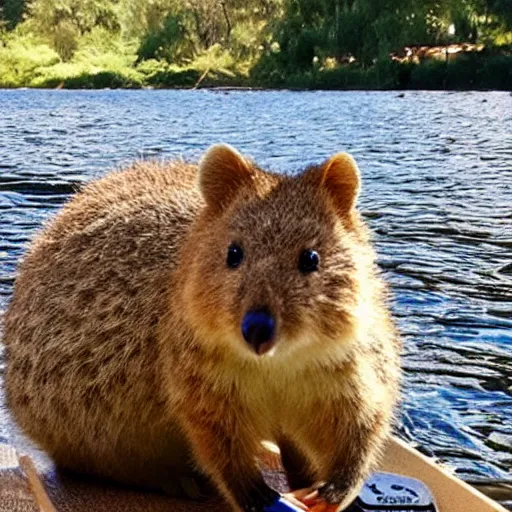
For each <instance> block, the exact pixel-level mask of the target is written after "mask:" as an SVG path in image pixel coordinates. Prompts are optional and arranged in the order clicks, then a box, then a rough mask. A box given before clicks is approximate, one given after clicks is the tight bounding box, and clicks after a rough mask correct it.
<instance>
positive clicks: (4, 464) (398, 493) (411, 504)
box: [0, 437, 507, 512]
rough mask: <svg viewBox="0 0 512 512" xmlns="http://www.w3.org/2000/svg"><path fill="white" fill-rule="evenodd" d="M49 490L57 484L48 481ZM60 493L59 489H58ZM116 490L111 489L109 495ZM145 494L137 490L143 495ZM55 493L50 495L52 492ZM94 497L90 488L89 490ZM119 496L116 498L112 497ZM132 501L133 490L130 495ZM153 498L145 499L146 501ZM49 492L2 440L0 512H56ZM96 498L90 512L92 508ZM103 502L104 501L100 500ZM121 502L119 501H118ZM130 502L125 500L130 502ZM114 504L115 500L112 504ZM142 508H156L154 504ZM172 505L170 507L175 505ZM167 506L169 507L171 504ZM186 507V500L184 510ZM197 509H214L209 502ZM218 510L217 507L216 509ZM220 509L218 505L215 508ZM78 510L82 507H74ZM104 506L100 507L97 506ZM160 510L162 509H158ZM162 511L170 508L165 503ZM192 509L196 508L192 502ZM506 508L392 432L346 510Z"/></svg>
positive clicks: (284, 508)
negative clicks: (376, 465) (371, 472)
mask: <svg viewBox="0 0 512 512" xmlns="http://www.w3.org/2000/svg"><path fill="white" fill-rule="evenodd" d="M266 448H267V450H270V451H267V450H265V451H266V452H267V456H265V457H263V459H264V462H265V465H266V466H267V467H268V468H269V469H270V470H278V466H277V456H278V453H277V451H276V450H277V447H275V446H274V447H272V446H268V445H266ZM50 489H51V490H52V491H53V492H52V494H55V493H56V488H54V486H53V485H52V486H51V487H50ZM57 494H58V493H57ZM114 496H115V495H114V494H111V495H110V498H111V499H112V498H113V497H114ZM143 496H144V493H141V499H142V501H143V502H144V499H145V498H143ZM52 498H53V496H52ZM91 498H93V493H92V494H91ZM114 499H115V500H117V497H115V498H114ZM129 499H130V500H133V495H132V496H131V497H130V498H129ZM151 499H152V498H151V497H149V496H148V498H147V500H148V501H147V505H150V501H151ZM52 501H53V500H52V499H50V497H49V496H48V494H47V490H46V485H45V484H44V483H43V478H42V475H40V474H39V473H38V471H37V469H36V467H35V465H34V464H33V461H32V460H31V458H30V457H29V456H18V454H17V453H16V450H15V449H14V448H13V447H12V446H9V445H5V444H0V512H56V510H57V508H56V507H55V506H54V504H53V503H52ZM93 503H94V499H92V500H91V502H90V503H89V506H88V507H87V510H88V511H91V512H94V510H95V508H96V507H95V506H94V504H93ZM103 503H104V502H103ZM118 503H119V501H118ZM128 503H129V502H128ZM112 504H113V505H114V503H112ZM64 505H65V507H64V508H65V510H69V511H74V510H75V508H74V507H73V506H72V505H73V504H72V503H68V502H67V500H65V501H64ZM60 508H61V507H60V506H59V508H58V509H60ZM114 508H115V510H140V509H139V508H137V507H129V508H124V507H114ZM141 508H142V509H146V510H157V508H156V507H155V508H153V506H148V507H145V506H144V505H142V507H141ZM173 508H174V507H173ZM173 508H171V509H173ZM183 508H184V509H185V510H186V509H188V506H187V505H186V504H184V505H183V507H182V508H180V510H182V509H183ZM200 509H201V510H212V509H211V508H210V507H209V506H207V507H206V508H203V507H200ZM215 509H216V510H217V508H215ZM220 509H222V510H224V508H223V507H220V508H219V509H218V510H220ZM76 510H77V511H80V512H81V511H82V510H83V508H77V509H76ZM101 510H104V508H101ZM158 510H160V508H159V509H158ZM161 510H168V505H167V506H166V505H165V504H163V506H162V508H161ZM194 510H199V508H197V507H194ZM268 510H269V512H292V511H294V510H296V509H295V508H294V507H293V506H292V505H289V504H287V503H286V502H280V503H276V504H275V506H273V507H270V508H269V509H268ZM420 510H421V511H424V512H507V510H506V509H505V508H504V507H503V506H501V505H500V504H499V503H497V502H496V501H493V500H492V499H490V498H489V497H487V496H486V495H484V494H483V493H481V492H479V491H477V490H476V489H475V488H473V487H472V486H470V485H468V484H467V483H465V482H463V481H462V480H460V479H458V478H457V477H456V476H454V475H452V474H451V473H449V472H448V471H447V470H446V469H444V468H443V467H442V466H440V465H438V464H436V463H435V462H434V461H432V460H431V459H429V458H428V457H425V456H424V455H422V454H421V453H420V452H418V451H417V450H415V449H414V448H412V447H410V446H409V445H407V443H405V442H404V441H401V440H400V439H398V438H396V437H393V438H391V440H390V441H389V443H388V446H387V447H386V449H385V451H384V455H383V458H382V462H381V465H380V467H379V468H378V471H376V472H375V474H374V475H372V476H371V477H370V478H369V479H368V481H367V482H366V483H365V485H364V487H363V489H362V491H361V493H360V495H359V497H358V498H357V500H356V502H355V503H354V504H353V505H351V507H350V508H349V509H348V510H347V511H346V512H370V511H374V512H378V511H381V512H391V511H393V512H415V511H420Z"/></svg>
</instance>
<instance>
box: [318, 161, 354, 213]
mask: <svg viewBox="0 0 512 512" xmlns="http://www.w3.org/2000/svg"><path fill="white" fill-rule="evenodd" d="M315 172H316V173H319V176H318V178H319V185H320V186H321V187H324V188H325V189H326V190H327V192H328V193H329V195H330V196H331V199H332V200H333V202H334V205H335V207H336V210H337V211H338V213H339V215H341V216H346V215H347V214H349V213H350V212H351V211H352V210H353V209H354V207H355V205H356V202H357V197H358V195H359V188H360V184H361V180H360V177H359V169H358V167H357V164H356V161H355V160H354V159H353V158H352V156H350V155H349V154H348V153H337V154H336V155H334V156H332V157H331V158H329V160H327V161H326V162H324V163H323V164H322V165H321V166H320V167H319V168H317V169H316V170H315Z"/></svg>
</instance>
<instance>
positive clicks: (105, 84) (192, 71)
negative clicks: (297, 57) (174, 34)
mask: <svg viewBox="0 0 512 512" xmlns="http://www.w3.org/2000/svg"><path fill="white" fill-rule="evenodd" d="M98 39H99V41H98ZM0 43H1V44H0V87H2V88H15V87H34V88H69V89H78V88H80V89H101V88H141V87H154V88H173V87H176V88H178V87H180V88H182V87H183V88H192V87H196V86H197V87H214V86H242V87H264V88H292V89H374V90H389V89H397V90H400V89H474V90H478V89H499V90H512V54H510V53H508V54H507V53H505V52H503V51H502V52H496V51H494V52H493V51H485V50H484V51H483V52H478V53H469V54H466V55H461V56H459V57H458V58H457V59H456V60H454V61H450V62H447V61H443V60H430V61H426V62H423V63H419V64H414V63H406V62H403V63H402V62H397V61H392V60H391V59H389V58H387V59H381V60H377V61H376V62H375V63H373V64H372V65H369V66H361V65H359V64H357V63H352V64H345V65H334V66H332V65H331V66H330V67H325V66H321V65H317V66H312V67H311V68H310V69H307V70H302V71H296V70H285V69H283V67H282V66H281V65H280V63H279V62H278V61H277V59H276V58H275V57H274V56H273V55H272V54H270V55H267V56H265V57H264V58H260V59H259V60H258V61H257V62H256V63H252V64H251V65H249V63H247V62H242V63H240V62H236V61H235V59H234V58H233V57H232V56H231V55H230V53H229V52H228V51H226V50H224V49H222V48H221V47H220V46H214V47H212V48H210V49H209V50H208V51H205V52H203V53H202V54H200V55H199V56H198V57H197V58H196V59H194V60H192V61H191V62H189V63H187V64H181V65H174V64H169V63H167V62H166V61H163V60H158V59H147V60H142V61H141V60H139V59H138V56H137V53H136V45H135V44H134V43H130V42H126V41H123V40H121V39H117V40H113V39H110V40H109V41H108V44H107V43H105V40H103V42H102V41H101V34H96V37H94V38H91V40H90V41H87V42H85V44H83V45H82V47H81V48H78V49H77V50H76V52H75V53H74V55H73V58H72V59H70V60H69V61H68V62H63V61H62V59H61V57H60V56H59V54H58V53H57V52H56V51H55V50H54V49H52V48H51V47H50V46H49V45H48V44H47V43H45V42H44V41H43V40H38V39H37V38H34V37H29V36H25V37H16V38H13V37H10V38H9V37H7V36H5V34H4V37H3V39H2V40H0Z"/></svg>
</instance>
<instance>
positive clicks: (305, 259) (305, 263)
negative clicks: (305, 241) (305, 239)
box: [299, 249, 320, 274]
mask: <svg viewBox="0 0 512 512" xmlns="http://www.w3.org/2000/svg"><path fill="white" fill-rule="evenodd" d="M319 264H320V256H319V255H318V253H317V252H316V251H313V250H312V249H306V250H304V251H302V252H301V253H300V256H299V270H300V271H301V272H302V273H303V274H309V273H310V272H314V271H315V270H318V265H319Z"/></svg>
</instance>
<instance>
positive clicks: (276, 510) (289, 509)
mask: <svg viewBox="0 0 512 512" xmlns="http://www.w3.org/2000/svg"><path fill="white" fill-rule="evenodd" d="M264 510H265V512H304V511H303V510H302V509H300V508H299V507H296V506H295V505H294V504H293V503H290V502H289V501H287V500H286V499H284V498H283V497H282V496H280V497H278V498H276V500H275V501H274V503H272V504H271V505H269V506H268V507H265V508H264Z"/></svg>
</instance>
